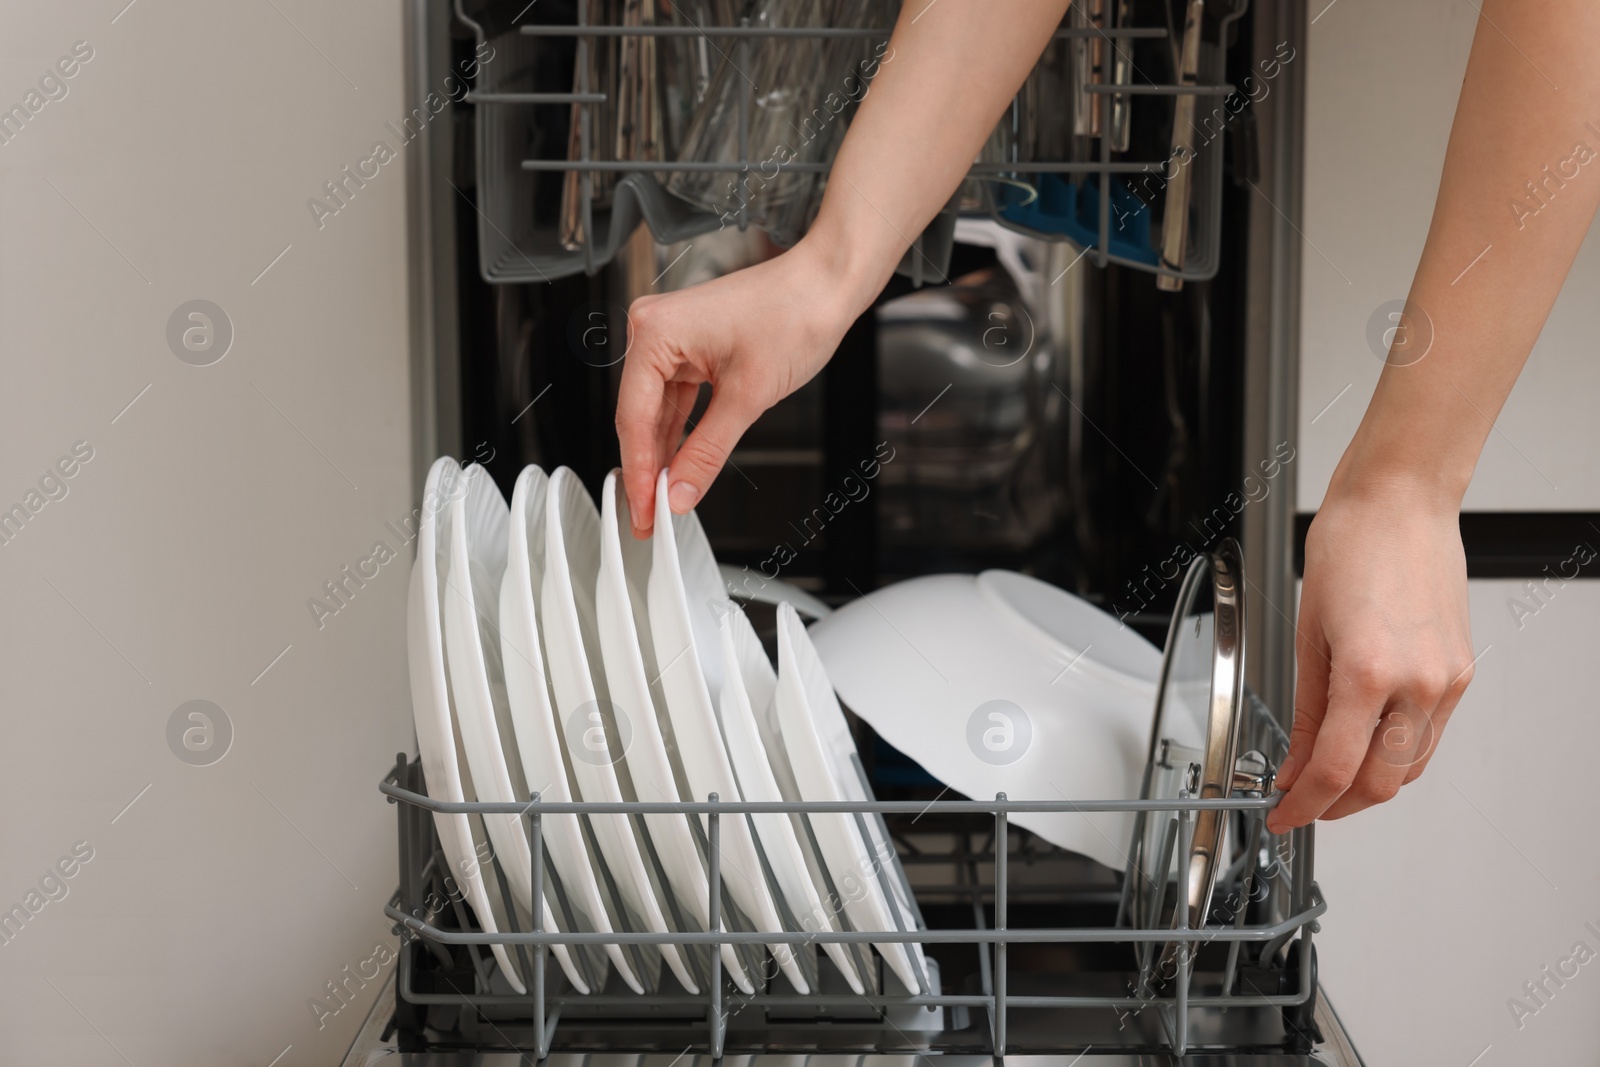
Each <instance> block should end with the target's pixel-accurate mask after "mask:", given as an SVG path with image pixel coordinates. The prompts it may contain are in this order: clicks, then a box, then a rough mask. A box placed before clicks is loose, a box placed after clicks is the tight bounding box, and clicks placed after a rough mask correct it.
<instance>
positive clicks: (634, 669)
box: [595, 471, 755, 994]
mask: <svg viewBox="0 0 1600 1067" xmlns="http://www.w3.org/2000/svg"><path fill="white" fill-rule="evenodd" d="M619 473H620V472H618V471H612V472H611V473H610V474H608V475H606V484H605V488H604V490H602V492H601V498H600V499H601V506H600V576H599V579H598V580H597V581H596V583H595V612H596V621H597V622H598V624H599V630H600V652H601V658H602V659H603V660H604V662H605V674H606V683H607V686H608V687H609V689H610V692H611V701H612V704H613V705H614V706H617V707H620V708H622V709H623V710H624V712H625V713H626V715H627V717H628V723H629V726H630V732H631V734H632V737H631V741H630V743H629V745H628V748H627V751H626V753H625V754H624V756H623V765H624V767H625V768H626V770H627V772H628V778H629V780H631V781H632V783H633V789H634V792H635V794H636V796H637V799H639V800H642V801H648V802H652V803H667V804H677V803H679V802H680V801H681V800H682V794H681V793H680V791H679V788H678V782H677V779H676V777H675V776H674V773H673V767H672V760H671V757H670V756H669V754H668V751H667V740H666V737H665V735H664V734H663V731H662V725H661V721H660V717H661V715H662V714H663V713H664V711H665V700H664V699H663V698H662V695H661V693H660V678H659V676H658V675H659V671H658V669H657V667H656V665H655V646H654V644H652V643H651V640H650V624H649V619H648V617H647V616H646V614H645V590H646V589H647V588H648V583H649V580H650V556H651V546H650V542H649V541H640V540H637V539H636V538H634V536H633V534H632V529H631V523H630V520H629V512H628V498H627V495H626V494H625V493H624V492H623V488H622V479H621V478H619V477H618V474H619ZM652 679H654V682H653V683H652ZM668 726H669V728H670V724H668ZM644 821H645V827H646V829H647V830H648V831H649V833H650V839H651V841H652V842H653V843H654V844H655V848H656V855H657V856H658V857H659V858H660V860H661V866H662V869H663V870H664V871H665V872H666V875H667V880H668V882H669V883H670V886H671V889H672V892H673V893H674V894H676V896H677V900H678V905H679V907H680V908H687V909H688V911H689V913H690V914H691V915H692V916H693V917H694V919H695V922H696V923H698V926H697V927H696V928H697V929H700V930H704V929H706V928H707V927H708V926H709V925H710V918H711V916H710V892H711V890H710V886H709V883H708V882H707V879H706V869H705V864H704V863H703V861H702V860H701V857H700V849H699V846H698V845H697V844H696V843H695V837H694V831H693V828H692V824H691V823H690V821H689V818H688V816H686V815H681V814H679V815H672V814H664V815H646V816H645V817H644ZM722 962H723V965H724V966H725V967H726V968H727V970H728V975H729V977H731V978H732V979H733V981H734V984H735V985H737V986H738V987H739V989H740V990H741V991H743V992H745V993H747V994H748V993H752V992H754V991H755V987H754V985H753V984H752V983H751V981H750V977H749V975H747V974H746V973H745V969H744V967H743V965H742V964H741V963H740V961H739V957H738V954H737V953H736V952H735V951H734V948H733V946H732V945H723V946H722ZM690 992H695V990H693V989H691V990H690Z"/></svg>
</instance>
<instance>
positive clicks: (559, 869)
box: [500, 466, 644, 993]
mask: <svg viewBox="0 0 1600 1067" xmlns="http://www.w3.org/2000/svg"><path fill="white" fill-rule="evenodd" d="M549 482H550V479H549V478H547V477H545V473H544V471H542V470H540V469H539V468H538V467H536V466H529V467H525V468H524V469H523V471H522V473H521V474H520V475H518V476H517V484H516V486H515V487H514V488H513V489H512V492H511V533H510V537H509V538H508V547H507V550H506V574H505V580H504V581H503V582H502V584H501V586H500V647H501V649H502V658H503V660H504V665H505V676H506V695H507V697H508V698H509V701H510V706H511V723H512V726H513V727H514V728H515V731H516V735H517V751H518V754H519V755H520V756H521V757H522V767H523V773H524V774H525V775H526V777H527V779H528V782H529V786H530V788H534V789H538V790H539V794H540V797H541V799H543V800H546V801H549V802H550V803H553V804H565V803H570V802H571V800H572V796H573V793H572V789H571V788H570V787H569V784H568V775H569V772H568V769H567V761H566V758H565V756H564V754H563V753H564V749H563V746H562V744H561V740H560V737H559V736H558V734H557V732H556V718H555V711H554V708H553V704H552V701H551V697H550V681H549V677H548V675H547V673H546V670H545V653H544V648H543V645H542V643H541V641H540V639H539V612H538V610H537V608H536V607H535V605H536V604H537V602H538V600H539V595H540V592H541V590H542V589H543V587H544V571H545V566H544V546H545V529H544V526H545V504H546V495H547V493H548V489H549ZM541 823H542V832H543V835H544V841H545V846H546V848H547V849H548V851H549V856H550V862H551V864H552V865H553V866H554V867H555V869H556V873H557V874H558V875H559V876H560V878H561V884H562V886H563V887H564V888H565V889H566V893H567V899H568V901H569V902H570V903H571V905H572V908H573V912H574V918H575V919H576V920H577V923H578V926H579V927H580V928H582V929H584V930H586V931H593V932H596V933H611V932H612V931H613V930H614V929H615V925H614V924H613V923H612V921H611V917H610V914H609V913H608V911H607V909H606V906H605V901H604V899H603V898H602V897H601V895H600V884H601V883H600V878H599V877H598V875H597V873H596V870H595V860H594V857H592V856H591V854H590V851H589V845H588V842H587V841H586V840H585V838H584V833H583V826H582V824H581V823H579V821H578V816H576V815H571V814H568V815H546V816H544V818H543V819H542V820H541ZM605 955H606V956H607V957H608V958H609V959H610V960H611V962H612V963H613V964H614V965H615V966H616V968H617V972H618V973H619V974H620V975H621V976H622V979H623V981H624V982H626V983H627V984H628V987H629V988H630V989H632V990H633V991H634V992H636V993H642V992H643V991H644V985H643V983H641V982H640V981H639V978H638V976H637V975H636V974H634V971H633V966H632V964H631V963H630V962H629V961H628V959H627V957H626V955H625V954H624V953H623V951H622V949H621V947H619V946H618V945H614V944H608V945H606V946H605Z"/></svg>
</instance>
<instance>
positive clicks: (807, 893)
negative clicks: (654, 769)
mask: <svg viewBox="0 0 1600 1067" xmlns="http://www.w3.org/2000/svg"><path fill="white" fill-rule="evenodd" d="M721 631H722V659H723V662H724V663H725V664H726V665H727V671H726V674H725V675H724V677H723V680H722V733H723V736H724V737H726V738H727V739H728V752H729V754H730V755H731V756H732V757H733V766H734V768H735V770H736V771H737V773H738V775H739V788H740V790H741V791H742V792H743V793H744V796H745V799H746V800H750V801H755V802H757V803H764V804H772V803H778V802H780V801H784V800H790V801H794V800H799V799H800V795H799V790H798V788H796V789H795V790H794V791H793V792H791V794H790V795H788V796H785V795H784V794H783V792H782V790H781V789H780V787H779V784H778V779H777V776H776V775H775V774H774V772H773V766H774V765H775V764H777V763H779V762H780V761H781V762H782V763H783V765H784V769H785V770H786V771H788V765H789V760H788V757H787V756H786V755H785V754H784V752H783V750H782V748H774V747H772V745H771V744H770V742H769V741H767V740H764V738H763V735H762V731H761V727H760V726H759V725H758V722H759V720H760V719H770V717H771V716H772V715H773V714H774V710H773V709H774V704H775V697H776V694H777V689H778V676H777V674H776V672H774V671H773V669H772V661H771V660H769V659H767V652H766V649H764V648H762V647H761V638H759V637H757V636H756V631H755V627H753V626H751V625H750V620H749V619H747V618H746V617H745V614H744V612H742V611H740V610H739V609H738V608H733V609H732V610H730V611H727V612H725V613H724V614H723V616H722V624H721ZM787 777H788V778H789V780H790V781H791V782H793V774H792V773H789V774H788V775H787ZM795 818H798V816H790V815H781V814H769V815H752V816H751V817H750V819H751V821H752V822H754V823H755V827H756V834H757V836H758V837H759V838H760V840H761V845H762V847H763V848H764V849H766V854H767V862H768V864H769V865H770V866H771V867H772V877H773V879H774V880H775V881H777V883H778V888H779V890H780V891H781V892H782V893H783V898H784V901H785V902H786V903H787V904H788V905H789V911H790V912H791V913H793V915H794V916H795V918H796V919H797V920H798V921H799V922H800V925H801V928H802V929H804V930H806V931H808V932H811V933H819V934H831V933H833V932H834V929H835V928H834V924H833V920H832V918H831V912H830V911H829V909H827V908H825V907H824V906H823V903H822V894H819V893H818V891H817V883H816V882H815V881H813V880H812V877H811V872H810V870H809V869H808V868H807V865H806V856H805V852H804V851H803V850H802V849H801V847H800V839H799V837H798V836H797V835H796V833H795V824H794V822H793V820H794V819H795ZM802 832H803V831H802ZM822 947H823V950H824V951H826V952H827V953H828V957H829V958H830V959H832V960H833V962H834V965H835V966H837V967H838V968H839V971H840V972H841V973H842V974H843V975H844V977H845V980H846V981H847V982H849V983H850V988H851V989H852V990H854V991H855V992H857V993H864V992H866V989H865V987H864V986H863V985H862V984H861V977H860V975H859V974H857V973H856V968H855V963H854V962H853V961H852V960H851V959H850V953H849V949H848V947H847V946H845V945H842V944H839V943H837V942H824V943H823V946H822Z"/></svg>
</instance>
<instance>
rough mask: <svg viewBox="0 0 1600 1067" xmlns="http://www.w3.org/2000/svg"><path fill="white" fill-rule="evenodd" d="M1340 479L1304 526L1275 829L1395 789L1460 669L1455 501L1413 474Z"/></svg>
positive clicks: (1437, 727) (1424, 753)
mask: <svg viewBox="0 0 1600 1067" xmlns="http://www.w3.org/2000/svg"><path fill="white" fill-rule="evenodd" d="M1345 482H1346V483H1347V484H1346V485H1344V486H1341V484H1340V478H1339V476H1338V475H1335V484H1334V486H1333V487H1332V488H1330V490H1329V492H1328V497H1327V499H1326V500H1325V501H1324V503H1323V506H1322V508H1321V510H1319V511H1318V512H1317V517H1316V519H1315V520H1314V521H1313V522H1312V524H1311V529H1310V530H1309V531H1308V532H1307V534H1306V564H1305V584H1304V586H1303V588H1302V591H1301V597H1300V624H1299V627H1298V636H1297V640H1296V643H1295V655H1296V659H1297V661H1298V664H1299V681H1298V683H1297V685H1296V687H1295V698H1294V727H1293V729H1292V731H1291V732H1290V736H1289V756H1288V758H1287V759H1286V760H1285V761H1284V764H1283V767H1282V768H1281V769H1280V770H1279V772H1278V779H1277V781H1278V788H1279V789H1281V790H1287V795H1285V796H1284V798H1283V800H1282V801H1281V802H1280V803H1279V805H1278V807H1277V808H1276V809H1274V810H1273V812H1272V813H1271V814H1270V815H1269V816H1268V818H1267V828H1268V829H1269V830H1271V831H1272V832H1274V833H1282V832H1283V831H1284V830H1287V829H1289V828H1291V827H1295V826H1301V825H1304V824H1306V823H1309V822H1311V821H1312V820H1313V819H1317V818H1325V819H1337V818H1341V817H1342V816H1345V815H1351V814H1353V813H1355V812H1358V811H1360V810H1362V809H1363V808H1368V807H1371V806H1372V805H1374V804H1381V803H1382V802H1384V801H1386V800H1388V799H1389V798H1391V797H1393V796H1394V795H1395V794H1396V793H1397V792H1399V790H1400V787H1401V786H1402V785H1405V784H1406V783H1407V782H1410V781H1412V780H1413V779H1415V778H1416V777H1417V776H1418V775H1420V774H1421V773H1422V771H1423V768H1425V767H1426V766H1427V765H1428V760H1429V759H1431V758H1432V756H1433V753H1434V751H1435V749H1436V748H1437V747H1438V743H1439V734H1440V733H1441V731H1443V730H1444V726H1445V723H1446V722H1448V721H1449V719H1450V713H1451V712H1452V711H1454V710H1455V706H1456V703H1457V701H1459V700H1460V699H1461V694H1462V692H1464V691H1465V690H1466V688H1467V683H1468V682H1470V681H1471V680H1472V665H1473V656H1472V635H1471V631H1470V628H1469V624H1468V619H1467V566H1466V558H1465V556H1464V554H1463V552H1462V548H1461V531H1460V527H1459V522H1458V518H1457V516H1458V510H1457V507H1458V505H1457V504H1456V503H1454V502H1452V501H1451V500H1450V499H1448V498H1446V499H1444V500H1441V501H1440V502H1438V503H1437V504H1433V503H1430V502H1429V500H1428V496H1427V494H1425V493H1424V492H1421V491H1419V490H1418V489H1417V488H1416V487H1414V486H1408V485H1372V484H1359V480H1358V479H1355V478H1349V479H1345ZM1348 483H1358V484H1353V485H1352V484H1348Z"/></svg>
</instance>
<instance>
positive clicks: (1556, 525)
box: [1294, 511, 1600, 578]
mask: <svg viewBox="0 0 1600 1067" xmlns="http://www.w3.org/2000/svg"><path fill="white" fill-rule="evenodd" d="M1314 517H1315V516H1314V515H1307V514H1301V515H1296V516H1295V522H1294V572H1295V574H1297V575H1304V574H1305V566H1306V529H1307V528H1308V527H1310V525H1311V520H1312V518H1314ZM1461 543H1462V546H1463V547H1464V548H1465V549H1466V552H1467V577H1469V578H1538V577H1542V576H1543V575H1544V574H1545V570H1544V569H1545V568H1546V567H1549V568H1551V570H1552V571H1556V570H1558V569H1559V565H1560V564H1561V563H1562V562H1563V561H1565V560H1567V559H1569V558H1570V557H1571V556H1572V554H1573V550H1574V549H1575V548H1577V547H1578V546H1579V545H1585V544H1586V545H1589V546H1591V548H1590V551H1595V550H1596V549H1600V511H1464V512H1462V513H1461ZM1568 569H1569V570H1570V569H1571V564H1568ZM1595 577H1600V571H1597V572H1596V574H1595Z"/></svg>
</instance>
